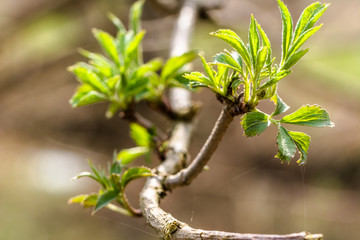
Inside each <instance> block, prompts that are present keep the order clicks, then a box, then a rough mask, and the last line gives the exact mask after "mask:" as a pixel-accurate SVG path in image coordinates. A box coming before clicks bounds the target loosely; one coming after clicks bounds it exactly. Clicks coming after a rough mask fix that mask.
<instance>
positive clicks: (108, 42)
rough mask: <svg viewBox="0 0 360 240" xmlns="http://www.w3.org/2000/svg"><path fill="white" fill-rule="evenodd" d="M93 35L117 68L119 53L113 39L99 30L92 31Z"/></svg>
mask: <svg viewBox="0 0 360 240" xmlns="http://www.w3.org/2000/svg"><path fill="white" fill-rule="evenodd" d="M93 34H94V36H95V38H96V40H98V42H99V43H100V45H101V47H102V48H103V49H104V51H105V52H106V53H107V54H108V55H109V57H110V58H111V59H112V60H113V61H114V62H115V63H116V65H117V66H119V64H120V63H119V53H118V51H117V47H116V42H115V40H114V38H113V37H112V36H111V35H110V34H109V33H107V32H104V31H102V30H99V29H93Z"/></svg>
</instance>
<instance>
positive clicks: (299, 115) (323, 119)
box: [280, 105, 334, 127]
mask: <svg viewBox="0 0 360 240" xmlns="http://www.w3.org/2000/svg"><path fill="white" fill-rule="evenodd" d="M280 122H282V123H289V124H296V125H302V126H310V127H333V126H334V123H332V122H331V121H330V116H329V113H328V112H327V111H326V110H325V109H323V108H321V107H320V106H317V105H312V106H309V105H306V106H302V107H301V108H299V109H298V110H297V111H295V112H294V113H292V114H289V115H287V116H285V117H283V118H282V119H281V120H280Z"/></svg>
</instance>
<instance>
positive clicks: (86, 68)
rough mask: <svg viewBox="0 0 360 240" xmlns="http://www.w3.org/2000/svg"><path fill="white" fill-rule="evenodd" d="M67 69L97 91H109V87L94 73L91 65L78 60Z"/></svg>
mask: <svg viewBox="0 0 360 240" xmlns="http://www.w3.org/2000/svg"><path fill="white" fill-rule="evenodd" d="M68 69H69V71H71V72H72V73H74V74H75V75H76V76H77V78H78V79H79V80H80V82H82V83H86V84H89V85H91V86H92V87H93V88H94V89H96V90H98V91H99V92H102V93H109V88H108V87H107V86H106V84H105V83H104V82H103V81H102V80H101V78H100V77H99V76H98V75H97V74H96V72H95V69H94V67H93V66H90V65H88V64H86V63H83V62H79V63H76V64H75V65H73V66H71V67H69V68H68Z"/></svg>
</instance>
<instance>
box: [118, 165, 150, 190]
mask: <svg viewBox="0 0 360 240" xmlns="http://www.w3.org/2000/svg"><path fill="white" fill-rule="evenodd" d="M150 176H154V174H153V173H152V172H151V169H149V168H146V167H133V168H129V169H128V170H127V171H126V172H124V174H123V175H122V177H121V186H122V187H123V188H125V187H126V185H127V184H128V183H129V182H131V181H132V180H135V179H137V178H142V177H150Z"/></svg>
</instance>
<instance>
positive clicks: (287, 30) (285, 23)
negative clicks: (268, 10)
mask: <svg viewBox="0 0 360 240" xmlns="http://www.w3.org/2000/svg"><path fill="white" fill-rule="evenodd" d="M277 2H278V5H279V9H280V13H281V19H282V61H285V60H286V58H287V57H288V51H289V48H290V45H291V41H292V28H293V22H292V18H291V15H290V12H289V9H288V8H287V7H286V6H285V4H284V3H283V2H282V1H281V0H277Z"/></svg>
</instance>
